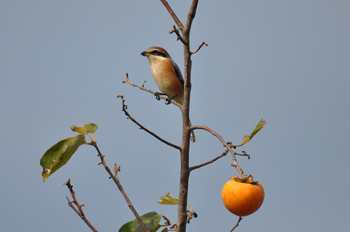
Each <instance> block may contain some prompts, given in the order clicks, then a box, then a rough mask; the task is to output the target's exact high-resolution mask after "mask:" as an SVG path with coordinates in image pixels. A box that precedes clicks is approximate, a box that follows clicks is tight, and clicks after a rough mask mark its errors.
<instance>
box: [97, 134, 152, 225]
mask: <svg viewBox="0 0 350 232" xmlns="http://www.w3.org/2000/svg"><path fill="white" fill-rule="evenodd" d="M90 145H91V146H93V147H95V149H96V151H97V153H98V154H97V155H98V157H100V159H101V163H100V164H102V165H103V166H104V168H105V169H106V171H107V172H108V174H109V176H110V178H111V179H112V180H113V181H114V183H115V184H116V185H117V187H118V189H119V191H120V192H121V193H122V195H123V197H124V199H125V201H126V202H127V204H128V206H129V208H130V210H131V211H132V212H133V214H134V215H135V217H136V219H137V222H138V223H139V224H140V225H141V227H142V228H143V229H144V231H146V232H149V230H148V229H147V227H146V225H145V224H144V223H143V222H142V220H141V218H140V216H139V214H138V213H137V212H136V209H135V208H134V206H133V204H132V203H131V201H130V200H129V197H128V196H127V195H126V193H125V191H124V189H123V186H122V185H121V183H120V181H119V178H118V176H117V173H118V171H120V167H118V168H117V165H116V164H115V165H114V172H115V174H114V175H113V173H112V172H111V170H110V169H109V167H108V165H107V164H106V162H105V160H104V157H105V156H104V155H102V153H101V151H100V149H99V148H98V146H97V143H96V142H95V141H92V142H91V143H90Z"/></svg>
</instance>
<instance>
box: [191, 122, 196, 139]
mask: <svg viewBox="0 0 350 232" xmlns="http://www.w3.org/2000/svg"><path fill="white" fill-rule="evenodd" d="M191 126H192V123H191V121H190V127H191ZM190 137H191V141H192V142H196V136H195V135H194V132H193V130H192V131H191V135H190Z"/></svg>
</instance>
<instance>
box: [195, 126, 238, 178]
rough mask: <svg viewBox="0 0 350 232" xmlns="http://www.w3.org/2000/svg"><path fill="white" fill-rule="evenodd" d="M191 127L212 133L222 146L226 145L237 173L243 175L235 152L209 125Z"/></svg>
mask: <svg viewBox="0 0 350 232" xmlns="http://www.w3.org/2000/svg"><path fill="white" fill-rule="evenodd" d="M191 129H192V130H195V129H201V130H206V131H208V132H209V133H211V134H212V135H214V136H215V137H216V138H218V139H219V140H220V141H221V143H222V144H223V145H224V147H226V148H227V149H228V150H229V152H230V153H231V155H232V159H233V163H234V167H236V169H237V171H238V173H239V174H240V175H241V177H244V174H243V171H242V169H241V168H240V167H239V166H238V163H237V159H236V156H235V155H236V154H237V153H236V152H234V151H233V150H232V148H231V147H230V146H229V145H228V144H227V143H226V142H225V141H224V140H223V139H222V137H221V136H220V135H219V134H218V133H216V132H215V131H213V130H212V129H210V128H209V127H206V126H192V127H191Z"/></svg>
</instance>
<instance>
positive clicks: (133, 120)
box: [117, 95, 181, 150]
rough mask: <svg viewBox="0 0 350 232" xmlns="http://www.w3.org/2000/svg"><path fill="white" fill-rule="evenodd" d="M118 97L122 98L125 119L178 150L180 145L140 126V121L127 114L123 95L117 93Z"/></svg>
mask: <svg viewBox="0 0 350 232" xmlns="http://www.w3.org/2000/svg"><path fill="white" fill-rule="evenodd" d="M117 97H118V98H121V99H122V104H123V106H122V111H123V112H124V113H125V115H126V116H127V119H130V120H131V121H132V122H134V123H135V124H136V125H138V126H139V127H140V129H141V130H144V131H146V132H147V133H149V134H150V135H152V136H153V137H155V138H156V139H158V140H159V141H161V142H163V143H165V144H166V145H168V146H171V147H173V148H176V149H178V150H181V147H179V146H177V145H175V144H173V143H170V142H168V141H166V140H164V139H162V138H161V137H159V136H158V135H156V134H155V133H154V132H152V131H150V130H148V129H147V128H145V127H144V126H142V125H141V124H140V123H138V122H137V121H136V120H135V119H134V118H133V117H131V115H130V114H129V112H128V111H127V110H126V109H127V108H128V107H127V105H125V100H124V96H123V95H118V96H117Z"/></svg>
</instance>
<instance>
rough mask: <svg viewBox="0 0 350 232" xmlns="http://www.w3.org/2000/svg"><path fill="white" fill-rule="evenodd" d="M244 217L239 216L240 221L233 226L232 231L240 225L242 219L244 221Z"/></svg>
mask: <svg viewBox="0 0 350 232" xmlns="http://www.w3.org/2000/svg"><path fill="white" fill-rule="evenodd" d="M242 219H243V218H242V217H239V219H238V222H237V223H236V225H235V226H234V227H233V228H232V230H230V232H232V231H233V230H234V229H236V228H237V227H238V226H239V223H240V221H242Z"/></svg>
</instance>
